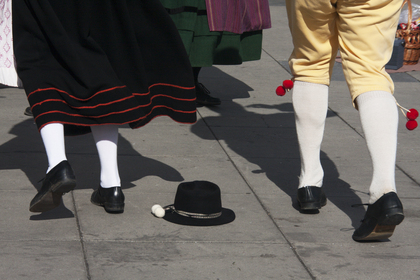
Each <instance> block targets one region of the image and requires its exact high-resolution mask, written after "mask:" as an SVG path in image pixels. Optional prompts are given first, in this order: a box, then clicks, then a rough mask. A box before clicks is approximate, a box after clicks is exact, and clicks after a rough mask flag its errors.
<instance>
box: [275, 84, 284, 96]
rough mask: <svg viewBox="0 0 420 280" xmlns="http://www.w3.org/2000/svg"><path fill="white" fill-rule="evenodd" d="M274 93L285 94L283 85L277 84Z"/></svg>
mask: <svg viewBox="0 0 420 280" xmlns="http://www.w3.org/2000/svg"><path fill="white" fill-rule="evenodd" d="M276 94H277V95H278V96H283V95H285V94H286V90H285V89H284V87H283V86H278V87H277V89H276Z"/></svg>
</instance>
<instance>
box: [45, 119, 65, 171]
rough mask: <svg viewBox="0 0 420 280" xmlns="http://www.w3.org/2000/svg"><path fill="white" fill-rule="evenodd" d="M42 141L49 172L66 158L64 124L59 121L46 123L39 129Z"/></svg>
mask: <svg viewBox="0 0 420 280" xmlns="http://www.w3.org/2000/svg"><path fill="white" fill-rule="evenodd" d="M40 134H41V138H42V142H43V143H44V147H45V152H46V153H47V158H48V170H47V173H48V172H50V170H51V169H53V168H54V167H55V166H56V165H57V164H59V163H60V162H62V161H63V160H67V157H66V148H65V143H64V126H63V124H61V123H51V124H47V125H46V126H44V127H43V128H41V131H40Z"/></svg>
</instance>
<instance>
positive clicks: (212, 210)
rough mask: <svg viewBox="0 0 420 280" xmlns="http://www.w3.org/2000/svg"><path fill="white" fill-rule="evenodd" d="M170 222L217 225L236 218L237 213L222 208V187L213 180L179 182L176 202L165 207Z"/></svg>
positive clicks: (191, 224)
mask: <svg viewBox="0 0 420 280" xmlns="http://www.w3.org/2000/svg"><path fill="white" fill-rule="evenodd" d="M164 209H165V216H164V217H163V219H165V220H166V221H168V222H171V223H175V224H180V225H188V226H217V225H223V224H227V223H230V222H232V221H233V220H235V213H234V212H233V211H232V210H230V209H227V208H222V200H221V195H220V188H219V187H218V186H217V185H216V184H214V183H211V182H207V181H193V182H184V183H181V184H179V186H178V189H177V192H176V195H175V201H174V204H172V205H169V206H166V207H164Z"/></svg>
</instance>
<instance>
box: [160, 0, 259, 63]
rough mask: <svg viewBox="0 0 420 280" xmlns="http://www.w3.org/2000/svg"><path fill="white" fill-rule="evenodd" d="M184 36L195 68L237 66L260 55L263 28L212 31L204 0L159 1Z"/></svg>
mask: <svg viewBox="0 0 420 280" xmlns="http://www.w3.org/2000/svg"><path fill="white" fill-rule="evenodd" d="M160 1H161V3H162V4H163V6H164V7H165V8H166V10H167V11H168V12H169V14H170V16H171V18H172V20H173V21H174V22H175V25H176V27H177V29H178V31H179V34H180V35H181V38H182V41H183V43H184V46H185V49H186V50H187V53H188V55H189V58H190V62H191V66H192V67H208V66H212V65H213V64H221V65H235V64H241V63H242V62H244V61H252V60H259V59H260V58H261V48H262V31H261V30H258V31H252V32H245V33H243V34H235V33H231V32H217V31H210V30H209V25H208V21H207V11H206V2H205V0H160Z"/></svg>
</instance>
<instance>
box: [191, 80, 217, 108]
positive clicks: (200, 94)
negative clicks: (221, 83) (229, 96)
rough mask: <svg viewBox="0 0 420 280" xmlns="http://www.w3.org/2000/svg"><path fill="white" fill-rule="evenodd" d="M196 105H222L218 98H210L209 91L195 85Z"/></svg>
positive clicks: (199, 84) (198, 84) (200, 85)
mask: <svg viewBox="0 0 420 280" xmlns="http://www.w3.org/2000/svg"><path fill="white" fill-rule="evenodd" d="M195 94H196V97H197V99H196V101H195V102H196V103H197V104H199V105H203V106H214V105H220V104H222V101H220V99H219V98H216V97H212V96H210V91H209V90H208V89H207V88H206V87H205V86H204V85H203V84H202V83H197V84H196V85H195Z"/></svg>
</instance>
